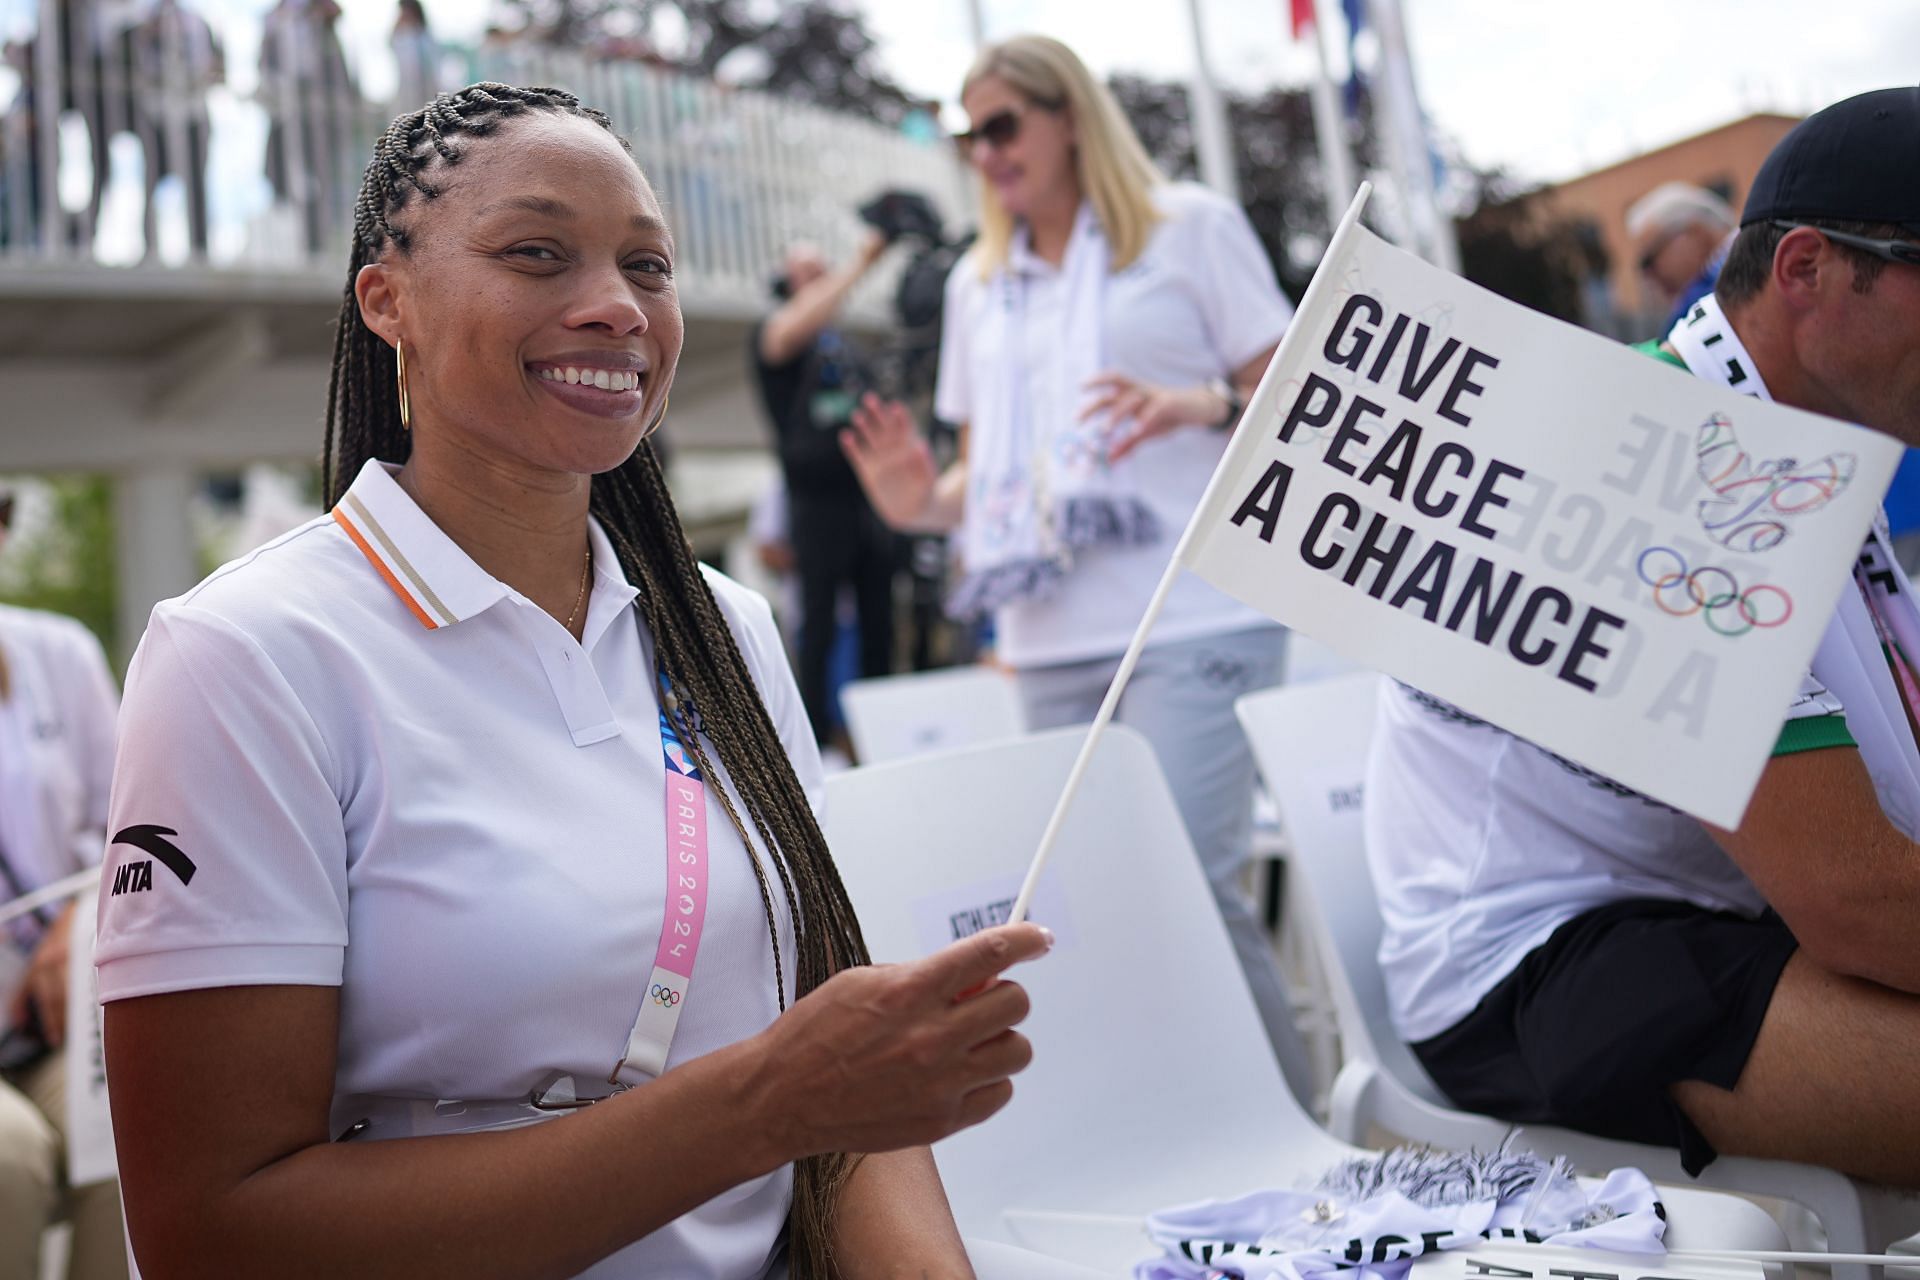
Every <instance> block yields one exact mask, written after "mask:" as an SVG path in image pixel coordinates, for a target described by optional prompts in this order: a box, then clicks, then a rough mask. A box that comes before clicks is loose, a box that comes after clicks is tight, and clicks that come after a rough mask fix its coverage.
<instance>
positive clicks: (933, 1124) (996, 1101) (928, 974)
mask: <svg viewBox="0 0 1920 1280" xmlns="http://www.w3.org/2000/svg"><path fill="white" fill-rule="evenodd" d="M1052 944H1053V937H1052V935H1051V934H1049V933H1048V932H1047V931H1046V930H1044V929H1042V928H1040V927H1039V926H1037V925H1031V924H1017V925H1002V926H1000V927H999V928H995V929H987V930H984V931H982V932H980V933H977V934H975V935H973V936H972V937H971V938H967V939H965V940H964V941H961V942H956V943H954V944H953V945H952V946H950V947H948V948H946V949H945V950H943V951H938V952H935V953H934V954H933V955H930V956H927V957H926V958H925V959H922V960H916V961H913V962H911V963H909V964H894V965H870V966H866V967H863V968H858V969H848V970H846V971H844V972H842V973H839V974H836V975H835V976H834V977H833V978H832V979H830V980H829V981H827V982H825V983H823V984H821V986H820V987H818V988H817V989H816V990H814V991H812V992H811V993H809V994H808V995H807V997H806V998H805V999H803V1000H799V1001H796V1002H795V1003H794V1005H793V1007H792V1008H790V1009H788V1010H787V1012H786V1013H785V1014H783V1015H781V1017H780V1018H779V1019H778V1020H777V1021H776V1022H775V1023H774V1024H773V1026H771V1027H769V1028H768V1029H767V1030H766V1031H765V1032H762V1033H761V1035H762V1036H763V1037H764V1038H765V1041H766V1043H765V1046H764V1047H765V1050H766V1052H765V1057H764V1064H765V1071H766V1073H767V1078H768V1080H769V1082H770V1083H769V1087H770V1088H772V1089H774V1090H775V1091H776V1093H777V1095H778V1096H777V1101H776V1103H775V1105H773V1106H771V1107H769V1111H770V1113H771V1114H773V1115H774V1116H776V1117H778V1119H777V1120H776V1122H775V1123H777V1124H780V1125H784V1126H788V1127H789V1131H788V1132H787V1133H784V1134H782V1135H781V1137H783V1138H784V1139H786V1144H785V1145H788V1146H789V1147H790V1149H793V1150H796V1151H799V1152H802V1153H807V1154H812V1153H815V1152H822V1151H847V1152H876V1151H892V1150H897V1149H899V1148H901V1147H911V1146H921V1145H925V1144H928V1143H932V1142H937V1141H939V1140H940V1139H941V1138H944V1137H946V1136H947V1135H948V1134H950V1133H954V1132H956V1131H958V1130H960V1129H964V1128H966V1127H968V1126H969V1125H974V1124H978V1123H979V1122H980V1121H982V1120H985V1119H986V1118H987V1117H988V1116H990V1115H992V1114H993V1113H994V1112H996V1111H998V1110H999V1109H1000V1108H1001V1107H1004V1106H1005V1105H1006V1104H1007V1101H1008V1099H1010V1098H1012V1097H1013V1082H1012V1080H1011V1078H1010V1077H1012V1076H1013V1075H1014V1074H1016V1073H1017V1072H1019V1071H1021V1070H1023V1069H1024V1068H1025V1067H1026V1065H1027V1063H1028V1062H1030V1061H1031V1060H1032V1058H1033V1049H1032V1046H1031V1045H1029V1044H1028V1043H1027V1039H1026V1037H1025V1036H1023V1035H1021V1034H1020V1033H1019V1032H1017V1031H1015V1030H1013V1027H1014V1026H1015V1025H1016V1024H1018V1023H1019V1022H1020V1021H1021V1020H1023V1019H1024V1018H1025V1017H1026V1016H1027V994H1026V992H1025V991H1024V990H1022V989H1021V988H1020V986H1019V985H1018V984H1017V983H1013V982H1008V981H1006V980H1005V979H1003V978H1001V977H1000V976H999V975H1000V973H1001V972H1002V971H1003V970H1005V969H1007V968H1008V967H1009V966H1011V965H1015V964H1018V963H1020V962H1021V961H1023V960H1031V959H1033V958H1034V957H1036V956H1038V955H1041V954H1043V953H1044V952H1045V951H1046V950H1047V948H1048V947H1050V946H1051V945H1052Z"/></svg>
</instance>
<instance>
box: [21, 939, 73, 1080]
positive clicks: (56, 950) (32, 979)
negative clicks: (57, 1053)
mask: <svg viewBox="0 0 1920 1280" xmlns="http://www.w3.org/2000/svg"><path fill="white" fill-rule="evenodd" d="M73 913H74V905H73V904H72V903H68V904H67V908H66V910H64V911H62V912H61V913H60V914H59V915H58V916H56V917H55V918H54V921H53V923H52V924H50V925H48V926H47V931H46V932H45V933H43V934H42V935H40V942H39V945H37V946H35V947H34V949H33V958H32V959H30V960H28V961H27V976H26V981H24V982H23V983H21V985H20V994H19V995H18V996H16V997H15V998H14V1007H13V1010H12V1013H11V1017H12V1020H13V1022H14V1024H15V1025H16V1026H17V1025H19V1024H20V1023H22V1022H24V1021H25V1020H26V1016H27V1003H28V1001H31V1002H32V1003H33V1008H34V1011H35V1013H37V1014H38V1015H39V1018H40V1034H41V1035H43V1036H45V1037H46V1041H47V1044H48V1045H49V1046H51V1047H52V1048H55V1049H58V1048H59V1047H60V1046H61V1045H62V1044H64V1043H66V1039H67V958H68V952H69V950H70V946H71V944H70V939H71V938H72V936H73Z"/></svg>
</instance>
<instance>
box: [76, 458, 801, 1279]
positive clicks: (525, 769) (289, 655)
mask: <svg viewBox="0 0 1920 1280" xmlns="http://www.w3.org/2000/svg"><path fill="white" fill-rule="evenodd" d="M590 537H591V542H592V551H593V567H592V575H593V580H592V586H591V591H590V595H589V599H588V603H587V606H586V621H585V630H584V637H583V640H582V641H580V642H578V643H576V642H575V641H574V639H573V637H572V636H571V635H570V634H569V633H568V632H567V630H566V629H565V628H563V627H562V626H561V625H560V623H559V622H557V621H556V620H555V619H554V618H553V617H552V616H551V615H549V614H547V613H546V612H545V611H544V610H542V609H540V608H539V607H538V606H536V605H534V604H533V603H532V602H530V601H529V600H527V599H526V598H525V597H523V596H521V595H520V594H519V593H518V592H516V591H514V590H513V589H512V588H510V587H508V586H506V585H505V584H504V583H501V582H500V581H498V580H497V579H495V578H493V577H492V576H491V575H489V574H488V573H486V571H484V570H483V569H481V568H480V566H479V565H477V564H475V563H474V561H473V560H472V559H471V558H469V557H468V556H467V555H466V553H465V552H463V551H462V550H461V549H460V548H459V547H458V546H457V545H456V544H455V543H454V542H453V541H452V539H450V538H448V537H447V535H446V534H445V533H443V532H442V531H441V530H440V529H439V528H438V527H437V526H436V525H435V524H434V523H433V522H432V521H431V520H430V519H429V518H428V517H427V516H426V514H425V513H424V512H422V511H421V510H420V508H419V507H418V506H417V505H415V504H414V502H413V501H412V499H411V498H409V497H408V495H407V494H406V492H405V491H404V490H402V489H401V488H400V486H399V484H398V483H397V482H396V481H395V480H394V479H393V477H392V475H391V474H390V472H389V470H388V469H387V468H386V467H384V466H383V465H381V464H379V463H372V462H370V463H368V464H367V466H366V468H365V469H364V470H363V471H362V472H361V473H360V476H359V477H358V479H356V480H355V481H354V484H353V486H352V488H351V489H350V490H349V491H348V493H347V494H346V496H345V497H344V498H343V500H342V502H341V504H340V506H339V507H338V508H337V509H336V510H335V511H334V513H332V514H331V515H329V516H324V517H321V518H319V519H317V520H314V521H312V522H310V523H309V524H306V525H304V526H302V527H301V528H299V529H296V530H294V531H293V532H291V533H289V534H287V535H286V536H284V537H282V538H280V539H278V540H276V541H274V542H271V543H269V544H267V545H266V546H264V547H262V548H261V549H259V550H257V551H255V552H253V553H252V554H250V555H248V556H246V557H244V558H243V559H241V560H238V561H236V562H234V563H232V564H229V565H227V566H225V567H224V568H222V569H220V570H219V571H217V572H216V573H215V574H214V575H213V576H212V577H210V578H208V579H207V580H206V581H205V582H203V583H201V584H200V585H199V586H198V587H196V588H195V589H194V590H193V591H191V592H189V593H188V594H186V595H184V596H182V597H180V598H178V599H176V600H171V601H168V602H166V603H163V604H161V605H160V606H159V607H158V608H156V609H155V610H154V614H153V620H152V622H151V624H150V625H149V627H148V630H147V633H146V637H145V638H144V639H143V640H142V642H141V645H140V649H139V652H138V653H137V654H136V655H135V658H134V662H133V667H132V669H131V671H130V672H129V674H128V682H127V696H126V711H125V716H124V730H123V735H122V740H121V746H120V754H119V761H118V766H117V774H116V778H115V784H114V794H113V822H114V824H115V826H114V829H115V830H119V829H121V828H122V827H127V826H133V825H137V824H149V825H154V826H159V827H163V828H167V829H170V830H172V831H174V832H176V833H177V834H176V835H173V836H170V837H169V839H170V840H171V842H172V843H173V844H174V845H176V846H177V847H178V849H179V851H180V853H181V854H183V855H185V857H186V858H187V859H189V860H190V861H191V863H192V865H193V874H192V876H191V879H190V881H189V882H183V881H182V879H181V878H180V877H179V876H178V875H175V874H173V873H171V872H169V871H168V870H166V869H165V868H163V867H155V868H153V870H152V874H151V889H143V890H141V891H129V892H123V893H119V894H112V893H103V894H102V896H101V899H100V926H99V945H98V949H97V953H96V955H97V963H98V965H99V974H100V991H101V998H102V999H103V1000H108V1001H111V1000H121V999H128V998H132V997H137V996H143V995H150V994H154V993H159V992H170V991H182V990H189V989H193V988H203V987H221V986H244V985H252V984H266V983H291V984H309V985H324V986H339V987H340V988H341V1000H340V1041H339V1054H338V1062H337V1067H336V1075H335V1094H334V1107H333V1123H334V1126H335V1132H338V1131H339V1129H341V1128H344V1127H345V1126H346V1125H347V1124H349V1123H351V1122H352V1121H353V1120H354V1119H356V1118H357V1112H358V1108H357V1106H356V1104H355V1096H356V1095H375V1096H382V1097H396V1096H397V1097H409V1098H420V1099H429V1100H431V1099H466V1100H504V1099H513V1098H519V1097H524V1096H525V1095H527V1093H528V1092H529V1091H530V1090H532V1089H534V1088H535V1087H536V1086H538V1085H539V1084H541V1083H542V1082H543V1080H544V1079H545V1078H546V1077H548V1076H549V1075H550V1074H551V1073H552V1072H555V1071H560V1072H567V1073H570V1074H573V1075H575V1076H576V1077H578V1078H580V1079H582V1080H602V1079H605V1078H606V1076H607V1073H608V1072H609V1071H610V1070H612V1068H613V1065H614V1063H615V1062H617V1061H618V1060H619V1059H620V1057H621V1053H622V1050H623V1049H624V1047H625V1045H626V1040H627V1033H628V1031H629V1029H630V1028H631V1027H632V1026H633V1022H634V1017H635V1014H636V1012H637V1011H638V1009H639V1005H640V1000H641V998H642V996H643V994H644V990H645V986H646V980H647V975H648V971H649V968H650V966H651V962H652V959H653V955H654V949H655V945H656V943H657V942H658V939H659V935H660V929H661V925H662V920H663V901H662V887H663V875H664V873H663V871H662V858H663V856H664V851H663V849H662V840H663V836H662V831H663V821H664V820H663V816H662V811H661V804H662V796H663V787H664V781H665V779H664V766H663V763H662V758H661V748H660V734H659V719H658V716H659V704H658V700H657V694H656V686H655V682H654V673H653V672H654V669H653V660H652V646H651V641H650V638H649V636H648V635H647V633H646V629H645V627H644V625H643V624H641V623H640V622H639V618H638V614H637V612H636V611H635V610H634V609H633V608H631V605H632V603H633V600H634V596H635V592H634V590H633V588H632V587H630V586H629V585H628V584H627V583H626V581H625V580H624V578H622V576H621V574H620V570H619V565H618V563H617V561H616V560H615V558H614V554H613V550H612V547H611V545H610V544H609V543H608V541H607V538H606V535H605V534H604V532H603V531H602V530H601V529H600V528H599V526H598V525H597V524H596V525H594V526H593V527H592V528H591V530H590ZM708 581H709V583H710V584H711V586H712V588H713V591H714V593H715V595H716V596H717V597H718V599H719V602H720V605H721V609H722V611H723V612H724V613H725V615H726V617H727V620H728V622H729V624H730V625H731V627H732V629H733V632H734V636H735V639H736V641H737V642H738V644H739V646H740V650H741V653H742V654H743V656H744V657H745V659H746V663H747V667H748V670H749V671H750V672H751V673H752V675H753V679H754V682H755V684H756V685H757V687H758V688H759V690H760V692H761V696H762V697H763V698H764V699H765V701H766V703H767V708H768V710H769V712H770V713H771V715H772V719H773V722H774V724H775V726H776V728H777V729H778V731H779V734H780V737H781V740H782V742H783V743H784V744H785V746H786V749H787V752H788V754H789V756H790V757H791V758H792V760H793V762H794V766H795V768H796V769H797V770H798V772H799V775H800V779H801V782H802V784H803V785H804V786H805V787H806V789H807V793H808V795H809V796H810V797H811V798H813V799H814V800H815V802H816V803H817V801H818V798H819V795H820V787H821V772H820V763H819V756H818V754H817V752H816V750H815V748H814V743H813V735H812V732H811V731H810V729H809V728H808V725H807V720H806V716H805V712H804V711H803V710H802V708H801V703H800V697H799V694H798V692H797V690H796V689H795V687H794V683H793V678H792V675H791V673H790V672H789V670H788V668H787V664H786V659H785V657H784V652H783V650H782V648H781V645H780V638H779V635H778V633H777V632H776V631H775V629H774V625H773V619H772V615H771V613H770V612H769V611H768V609H767V605H766V602H765V601H764V600H762V599H761V598H760V597H759V596H757V595H755V594H753V593H751V592H749V591H747V590H746V589H745V588H743V587H740V586H739V585H737V584H735V583H734V582H732V581H731V580H729V579H727V578H726V577H724V576H722V575H720V574H718V573H713V572H711V571H710V572H709V573H708ZM708 804H709V809H710V812H709V814H708V824H707V826H708V831H709V833H710V840H711V855H710V861H711V868H712V870H711V881H710V884H711V888H710V890H709V901H708V907H707V918H706V924H705V932H704V936H703V940H702V945H701V949H700V952H699V958H698V961H697V964H696V969H695V973H694V977H693V983H692V989H691V992H690V994H689V996H688V1000H687V1005H686V1008H685V1011H684V1014H683V1016H682V1017H681V1019H680V1023H679V1030H678V1034H677V1036H676V1038H675V1040H674V1044H673V1052H672V1056H671V1057H670V1058H669V1060H668V1070H672V1069H673V1067H674V1066H676V1065H677V1064H679V1063H682V1062H685V1061H687V1060H689V1059H691V1058H695V1057H698V1056H700V1055H701V1054H705V1053H708V1052H711V1051H712V1050H714V1049H717V1048H720V1047H722V1046H724V1045H727V1044H731V1043H734V1042H736V1041H738V1040H741V1039H744V1038H745V1037H747V1036H750V1035H752V1034H754V1033H756V1032H758V1031H760V1030H761V1029H763V1028H764V1027H766V1026H767V1025H768V1024H769V1023H770V1022H772V1021H773V1019H774V1018H775V1017H776V1016H777V1013H778V1004H777V1001H776V994H775V987H774V964H773V955H772V944H771V942H770V940H769V938H768V933H767V924H766V917H765V913H764V910H763V907H762V904H761V897H760V892H759V889H758V886H757V885H756V883H755V879H754V874H753V869H752V867H751V865H750V864H749V862H748V854H747V851H746V849H745V848H744V847H743V846H742V843H741V841H740V838H739V836H738V835H737V834H736V833H735V831H734V828H733V826H732V825H731V823H730V822H729V821H728V819H727V817H726V815H725V813H724V812H723V811H722V810H721V809H720V807H719V802H718V799H717V798H715V797H713V796H711V795H709V801H708ZM144 856H145V854H144V853H143V852H142V851H141V850H139V849H138V848H134V847H131V846H116V847H115V848H114V849H112V850H111V851H110V858H111V859H112V862H114V863H118V862H122V861H127V860H131V859H139V858H142V857H144ZM114 871H115V867H114V866H113V865H109V867H108V869H107V872H106V882H107V883H108V884H112V883H113V882H114V878H115V876H114ZM768 874H769V876H770V877H771V876H772V874H773V873H772V869H771V868H769V869H768ZM133 883H139V884H143V885H144V884H145V883H147V881H146V880H145V879H140V880H136V881H133ZM775 884H776V890H777V880H776V881H775ZM773 896H774V900H775V904H776V910H777V919H778V925H779V932H780V945H781V948H782V951H783V953H784V955H783V960H782V965H783V972H784V973H785V974H786V975H787V978H788V982H789V991H788V993H787V994H788V998H789V1000H791V998H792V992H791V989H790V987H791V978H792V974H793V972H794V955H793V937H792V929H791V922H790V921H789V920H788V919H787V917H786V912H785V909H784V906H783V905H782V903H781V895H780V894H779V893H778V892H777V891H776V892H775V893H774V895H773ZM642 1079H643V1077H635V1078H634V1080H633V1082H635V1083H640V1082H641V1080H642ZM642 1087H644V1084H642ZM687 1121H688V1123H692V1124H698V1123H700V1120H699V1118H698V1117H688V1118H687ZM553 1123H561V1124H564V1123H567V1121H566V1120H564V1119H562V1120H558V1121H554V1122H553ZM645 1158H646V1153H645V1152H644V1151H643V1150H636V1151H635V1153H634V1159H636V1160H644V1159H645ZM607 1176H608V1177H609V1178H612V1179H617V1178H618V1177H619V1172H618V1170H612V1169H610V1170H607ZM790 1194H791V1175H790V1172H789V1171H787V1170H782V1171H780V1172H778V1173H775V1174H773V1175H771V1176H769V1177H765V1178H760V1179H757V1180H755V1181H753V1182H749V1183H746V1184H744V1185H742V1186H739V1187H736V1188H734V1189H733V1190H731V1191H728V1192H726V1193H724V1194H722V1195H720V1196H719V1197H717V1198H715V1199H714V1200H712V1201H709V1202H708V1203H707V1204H705V1205H703V1206H701V1207H700V1208H699V1209H697V1210H695V1211H694V1212H693V1213H690V1214H688V1215H686V1216H685V1217H683V1218H680V1219H678V1220H677V1221H675V1222H674V1223H672V1224H671V1225H669V1226H667V1227H665V1228H663V1229H662V1230H660V1231H658V1232H655V1233H654V1234H653V1235H650V1236H648V1237H646V1238H645V1239H644V1240H642V1241H640V1242H638V1243H637V1244H634V1245H632V1246H630V1247H629V1248H627V1249H624V1250H622V1251H621V1252H619V1253H617V1254H615V1255H614V1256H612V1257H611V1258H608V1259H606V1260H604V1261H602V1262H601V1263H600V1264H599V1265H597V1266H595V1267H594V1268H592V1269H591V1270H590V1271H589V1272H587V1273H586V1274H587V1275H588V1276H591V1277H594V1278H595V1280H611V1278H612V1277H641V1276H663V1275H672V1276H689V1277H694V1276H698V1277H754V1276H761V1275H765V1274H768V1273H769V1268H770V1267H772V1266H774V1265H775V1262H774V1256H775V1254H776V1252H777V1249H778V1244H779V1240H780V1233H781V1230H782V1227H783V1224H784V1222H785V1217H786V1212H787V1205H788V1202H789V1199H790Z"/></svg>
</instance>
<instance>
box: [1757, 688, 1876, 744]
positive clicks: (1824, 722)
mask: <svg viewBox="0 0 1920 1280" xmlns="http://www.w3.org/2000/svg"><path fill="white" fill-rule="evenodd" d="M1855 745H1857V744H1856V743H1855V742H1854V739H1853V734H1852V733H1851V732H1850V731H1849V730H1848V728H1847V715H1846V708H1844V707H1842V706H1841V705H1840V699H1838V698H1836V697H1835V696H1834V695H1833V694H1832V692H1830V691H1829V690H1828V689H1827V687H1826V686H1825V685H1823V684H1821V683H1820V681H1819V680H1817V679H1815V678H1814V676H1813V673H1812V672H1808V673H1807V675H1806V678H1805V679H1803V680H1802V681H1801V682H1800V691H1799V692H1798V693H1796V694H1794V697H1793V701H1792V703H1790V704H1789V705H1788V707H1787V719H1786V723H1784V724H1782V725H1781V726H1780V737H1779V738H1778V739H1777V740H1776V741H1775V742H1774V744H1773V754H1774V755H1776V756H1790V755H1794V754H1796V753H1798V752H1801V751H1818V750H1820V749H1821V748H1823V747H1851V746H1855Z"/></svg>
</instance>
